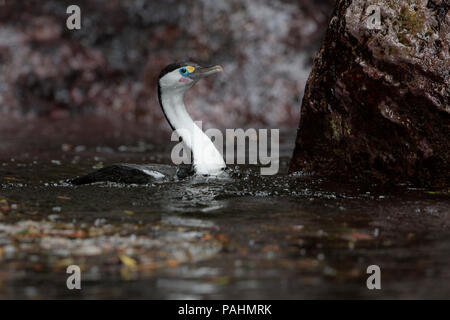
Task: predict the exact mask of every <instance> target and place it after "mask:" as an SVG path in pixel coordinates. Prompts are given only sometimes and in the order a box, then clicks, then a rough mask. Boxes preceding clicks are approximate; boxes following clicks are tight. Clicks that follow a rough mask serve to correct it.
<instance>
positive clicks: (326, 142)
mask: <svg viewBox="0 0 450 320" xmlns="http://www.w3.org/2000/svg"><path fill="white" fill-rule="evenodd" d="M370 5H376V6H377V7H378V8H379V9H380V14H381V25H379V27H378V28H373V27H372V26H373V25H374V24H368V23H367V21H368V19H371V16H372V17H373V14H372V12H371V11H369V12H368V11H367V8H368V7H369V6H370ZM448 10H449V1H448V0H442V1H439V0H423V1H422V0H399V1H391V0H369V1H366V0H353V1H352V0H341V1H338V2H337V4H336V8H335V12H334V15H333V17H332V19H331V21H330V24H329V28H328V31H327V34H326V36H325V39H324V42H323V45H322V49H321V50H320V52H319V54H318V55H317V57H316V59H315V61H314V65H313V70H312V72H311V74H310V76H309V79H308V82H307V85H306V89H305V95H304V98H303V102H302V111H301V120H300V125H299V130H298V136H297V141H296V147H295V151H294V155H293V158H292V160H291V166H290V170H291V172H295V171H303V172H310V173H311V172H314V173H315V174H317V175H318V176H324V177H334V178H340V179H342V178H346V179H348V178H350V179H353V178H355V177H358V178H367V179H368V180H376V181H381V182H394V183H398V182H412V183H414V184H416V185H422V186H435V187H446V186H448V185H449V182H450V167H449V163H450V121H449V120H450V105H449V96H450V92H449V84H450V76H449V72H450V60H449V58H450V55H449V33H450V28H449V25H450V22H449V20H450V19H449V13H448ZM370 21H372V22H373V20H370Z"/></svg>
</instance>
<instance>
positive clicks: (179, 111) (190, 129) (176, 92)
mask: <svg viewBox="0 0 450 320" xmlns="http://www.w3.org/2000/svg"><path fill="white" fill-rule="evenodd" d="M185 92H186V88H171V89H166V90H164V88H163V89H162V90H161V105H162V108H163V110H164V113H165V114H166V117H167V120H168V121H169V122H170V124H171V126H172V127H173V128H174V129H175V130H176V131H177V133H178V135H179V136H180V137H181V138H182V139H183V141H184V143H185V144H186V145H187V146H188V148H190V149H191V151H192V157H193V165H194V170H195V172H196V173H197V174H205V175H217V174H220V173H221V172H222V170H223V169H224V168H225V167H226V165H225V162H224V161H223V157H222V155H221V154H220V152H219V151H218V150H217V149H216V147H215V146H214V144H213V143H212V141H211V139H210V138H209V137H208V136H207V135H206V134H205V133H204V132H203V131H202V130H201V129H200V128H199V127H198V126H197V125H196V124H195V123H194V121H193V120H192V118H191V117H190V116H189V113H188V112H187V110H186V106H185V104H184V94H185Z"/></svg>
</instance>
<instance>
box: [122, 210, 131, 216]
mask: <svg viewBox="0 0 450 320" xmlns="http://www.w3.org/2000/svg"><path fill="white" fill-rule="evenodd" d="M123 213H125V214H126V215H129V216H132V215H133V214H134V211H131V210H123Z"/></svg>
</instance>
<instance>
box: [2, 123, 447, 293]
mask: <svg viewBox="0 0 450 320" xmlns="http://www.w3.org/2000/svg"><path fill="white" fill-rule="evenodd" d="M23 128H24V129H23V130H22V131H21V132H20V133H16V132H14V131H13V130H5V129H4V130H3V133H2V135H1V137H2V138H3V142H4V143H3V144H2V147H1V149H0V178H1V181H0V183H1V185H0V207H1V209H0V212H1V215H0V298H159V299H166V298H169V299H170V298H172V299H185V298H186V299H203V298H208V299H216V298H217V299H219V298H224V299H230V298H231V299H232V298H237V297H238V298H249V299H264V298H271V299H280V298H281V299H298V298H308V299H309V298H332V297H338V298H346V297H347V298H449V297H450V288H449V286H448V283H449V279H450V271H449V270H450V268H449V267H450V260H449V256H450V232H449V229H450V225H449V205H450V199H449V197H448V191H442V190H441V191H439V190H437V191H436V190H423V189H417V188H413V187H411V186H406V185H405V186H396V187H392V188H389V189H387V188H385V187H380V186H376V185H372V186H367V185H350V184H335V183H331V182H329V181H325V180H318V179H315V178H314V177H310V176H301V175H294V176H289V175H287V173H286V172H287V165H288V161H289V157H290V154H291V150H292V141H291V140H292V139H291V138H292V137H294V130H291V129H289V130H284V132H282V135H283V136H284V138H283V143H282V145H281V147H280V155H281V159H280V173H279V174H278V175H277V176H260V174H259V168H258V167H256V166H232V174H231V177H230V178H229V179H219V180H218V179H205V178H189V179H185V180H182V181H177V182H164V183H154V184H150V185H146V186H139V185H131V186H130V185H120V184H99V185H88V186H77V187H74V186H71V185H68V184H66V183H64V182H63V181H64V180H65V179H67V178H71V177H74V176H76V175H79V174H82V173H86V172H89V171H91V170H93V168H94V167H98V166H100V165H102V164H111V163H115V162H130V163H161V164H168V163H169V158H168V156H169V154H170V149H168V147H167V146H162V145H158V144H154V143H151V142H150V140H148V139H147V137H145V135H144V137H142V133H141V134H140V137H141V138H139V139H138V138H136V135H134V133H132V130H128V128H119V129H117V128H116V129H115V132H116V134H114V135H112V136H111V137H109V136H107V135H101V134H99V132H103V130H100V129H95V128H89V129H86V130H83V131H85V132H82V133H81V132H79V130H78V131H77V130H75V129H74V131H71V129H70V128H69V129H65V130H66V131H67V132H66V133H65V134H55V132H58V129H57V128H56V129H55V128H53V129H49V128H47V129H45V130H41V129H39V128H41V127H40V126H37V127H33V128H28V129H27V128H25V127H23ZM96 130H98V131H96ZM37 131H39V134H36V132H37ZM43 131H44V132H43ZM117 132H119V134H117ZM94 133H95V134H94ZM139 141H140V142H139ZM72 264H76V265H79V266H80V267H81V269H82V290H80V291H77V290H73V291H70V290H68V289H67V287H66V279H67V276H68V275H67V274H66V267H67V266H68V265H72ZM372 264H376V265H379V266H380V268H381V272H382V280H381V281H382V282H381V284H382V290H378V291H377V290H368V289H367V287H366V279H367V277H368V275H367V274H366V268H367V267H368V266H369V265H372Z"/></svg>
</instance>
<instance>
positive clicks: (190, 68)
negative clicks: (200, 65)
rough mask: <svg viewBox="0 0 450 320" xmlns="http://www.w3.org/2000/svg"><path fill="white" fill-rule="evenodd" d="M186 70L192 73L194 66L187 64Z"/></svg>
mask: <svg viewBox="0 0 450 320" xmlns="http://www.w3.org/2000/svg"><path fill="white" fill-rule="evenodd" d="M186 70H187V71H189V73H192V72H194V70H195V67H193V66H187V67H186Z"/></svg>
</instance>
